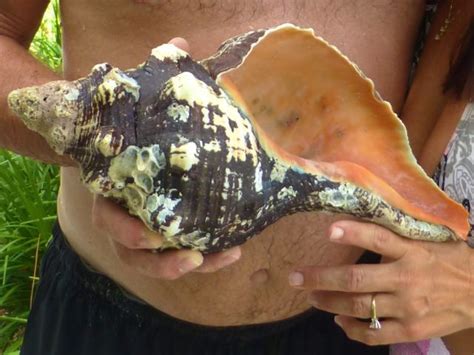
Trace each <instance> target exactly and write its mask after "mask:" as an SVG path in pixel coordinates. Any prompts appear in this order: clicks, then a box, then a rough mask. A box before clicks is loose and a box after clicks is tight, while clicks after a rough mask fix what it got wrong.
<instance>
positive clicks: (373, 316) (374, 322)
mask: <svg viewBox="0 0 474 355" xmlns="http://www.w3.org/2000/svg"><path fill="white" fill-rule="evenodd" d="M369 328H370V329H380V328H382V324H380V321H379V319H378V318H377V305H376V304H375V294H373V295H372V301H371V302H370V325H369Z"/></svg>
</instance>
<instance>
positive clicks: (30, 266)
mask: <svg viewBox="0 0 474 355" xmlns="http://www.w3.org/2000/svg"><path fill="white" fill-rule="evenodd" d="M30 52H31V53H32V54H33V55H34V56H35V57H36V58H38V60H40V61H42V62H43V63H45V64H46V65H47V66H49V67H50V68H51V69H52V70H55V71H57V72H60V71H61V67H62V55H61V54H62V53H61V19H60V15H59V0H51V2H50V4H49V6H48V9H47V10H46V12H45V15H44V17H43V21H42V23H41V26H40V28H39V29H38V32H37V33H36V35H35V38H34V40H33V42H32V43H31V46H30ZM58 185H59V179H58V168H57V167H55V166H51V165H45V164H41V163H38V162H36V161H33V160H30V159H27V158H24V157H21V156H18V155H15V154H13V153H10V152H8V151H5V150H1V149H0V354H5V355H7V354H9V355H13V354H19V353H20V347H21V343H22V339H23V332H24V327H25V324H26V320H27V318H28V313H29V309H30V307H31V303H32V301H33V297H34V294H35V290H36V285H37V284H38V281H39V278H38V272H39V262H40V260H41V256H42V255H43V252H44V250H45V248H46V246H47V245H48V242H49V240H50V237H51V228H52V225H53V223H54V221H55V219H56V195H57V191H58Z"/></svg>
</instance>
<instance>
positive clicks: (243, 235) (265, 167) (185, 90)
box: [9, 24, 468, 252]
mask: <svg viewBox="0 0 474 355" xmlns="http://www.w3.org/2000/svg"><path fill="white" fill-rule="evenodd" d="M9 104H10V107H11V108H12V110H13V111H14V112H16V113H17V114H18V115H19V116H20V117H21V118H22V119H23V120H24V122H25V123H26V124H27V125H28V127H30V128H31V129H33V130H35V131H37V132H39V133H40V134H42V135H43V136H44V137H45V138H46V140H47V141H48V142H49V144H50V145H51V146H52V147H53V148H54V149H55V150H56V151H57V152H58V153H59V154H68V155H70V156H71V157H72V158H73V159H75V160H76V161H77V162H79V164H80V167H81V172H82V179H83V181H84V183H85V184H86V185H87V186H88V187H89V188H90V190H91V191H92V192H94V193H98V194H102V195H104V196H106V197H112V198H114V199H116V200H118V201H121V202H122V203H123V204H125V205H126V206H127V208H128V209H129V211H130V213H131V214H133V215H136V216H138V217H140V218H141V219H142V220H143V221H144V222H145V223H146V224H147V225H148V226H149V227H150V228H151V229H154V230H156V231H159V232H160V233H161V234H163V235H164V236H165V238H166V243H165V246H164V247H176V248H180V247H189V248H194V249H198V250H201V251H204V252H212V251H218V250H223V249H226V248H229V247H231V246H234V245H237V244H241V243H243V242H244V241H245V240H247V239H248V238H250V237H252V236H253V235H255V234H257V233H258V232H259V231H261V230H262V229H264V228H265V227H266V226H268V225H269V224H271V223H273V222H275V221H276V220H278V219H279V218H281V217H282V216H285V215H288V214H291V213H295V212H298V211H329V212H343V213H349V214H352V215H354V216H357V217H360V218H362V219H366V220H370V221H373V222H375V223H378V224H381V225H384V226H386V227H388V228H390V229H391V230H393V231H395V232H396V233H398V234H400V235H403V236H406V237H409V238H414V239H423V240H432V241H442V240H449V239H457V238H460V239H465V238H466V235H467V231H468V224H467V212H466V211H465V210H464V209H463V208H462V206H460V205H459V204H457V203H455V202H454V201H452V200H450V199H449V198H448V197H447V196H446V195H445V194H444V193H443V192H442V191H441V190H439V189H438V188H437V187H436V185H435V184H434V183H433V182H431V180H430V179H429V178H428V177H427V176H426V175H425V174H424V172H423V171H422V169H421V168H420V167H419V166H418V165H417V164H416V161H415V159H414V157H413V155H412V153H411V151H410V149H409V146H408V141H407V137H406V132H405V128H404V126H403V125H402V123H401V122H400V120H399V119H398V118H397V117H396V115H395V114H394V113H393V111H392V109H391V107H390V105H389V104H388V103H387V102H384V101H383V100H382V99H381V98H380V97H379V96H378V95H377V94H376V92H375V90H374V87H373V84H372V82H371V81H370V80H369V79H367V78H366V77H365V76H364V75H363V74H362V73H361V71H360V70H359V69H358V68H357V67H356V66H355V65H354V64H352V63H351V62H350V61H349V60H348V59H347V58H346V57H344V56H343V55H342V54H341V53H340V52H339V51H338V50H337V49H336V48H335V47H333V46H331V45H329V44H328V43H327V42H325V41H324V40H323V39H321V38H319V37H316V36H315V35H314V33H313V31H312V30H307V29H300V28H298V27H295V26H293V25H288V24H285V25H281V26H278V27H275V28H271V29H266V30H258V31H253V32H250V33H246V34H244V35H242V36H239V37H235V38H232V39H230V40H228V41H226V42H225V43H224V44H223V45H222V46H221V48H220V49H219V51H218V52H217V53H216V54H215V55H214V56H212V57H210V58H208V59H206V60H204V61H202V62H200V63H198V62H195V61H193V60H192V59H191V58H190V56H189V55H188V54H187V53H186V52H184V51H182V50H180V49H178V48H176V47H174V46H172V45H169V44H165V45H162V46H159V47H157V48H155V49H154V50H153V51H152V53H151V55H150V57H149V58H148V59H147V61H146V62H145V63H143V64H142V65H140V66H138V67H137V68H134V69H129V70H126V71H122V70H120V69H118V68H114V67H112V66H110V65H109V64H100V65H96V66H95V67H94V68H93V69H92V72H91V73H90V75H89V76H87V77H86V78H83V79H79V80H76V81H72V82H68V81H57V82H52V83H48V84H46V85H43V86H39V87H34V88H25V89H19V90H16V91H14V92H12V93H11V94H10V96H9Z"/></svg>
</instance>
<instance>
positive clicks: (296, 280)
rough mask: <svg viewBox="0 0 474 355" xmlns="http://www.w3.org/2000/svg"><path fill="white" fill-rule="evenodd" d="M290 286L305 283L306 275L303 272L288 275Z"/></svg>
mask: <svg viewBox="0 0 474 355" xmlns="http://www.w3.org/2000/svg"><path fill="white" fill-rule="evenodd" d="M288 282H289V283H290V286H301V285H303V283H304V276H303V274H302V273H301V272H292V273H291V274H290V275H289V276H288Z"/></svg>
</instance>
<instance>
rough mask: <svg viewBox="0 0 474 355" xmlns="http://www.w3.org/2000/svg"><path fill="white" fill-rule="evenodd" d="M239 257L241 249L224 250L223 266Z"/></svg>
mask: <svg viewBox="0 0 474 355" xmlns="http://www.w3.org/2000/svg"><path fill="white" fill-rule="evenodd" d="M238 259H240V249H237V250H229V251H228V252H224V255H223V257H222V266H226V265H229V264H232V263H233V262H235V261H237V260H238Z"/></svg>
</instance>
